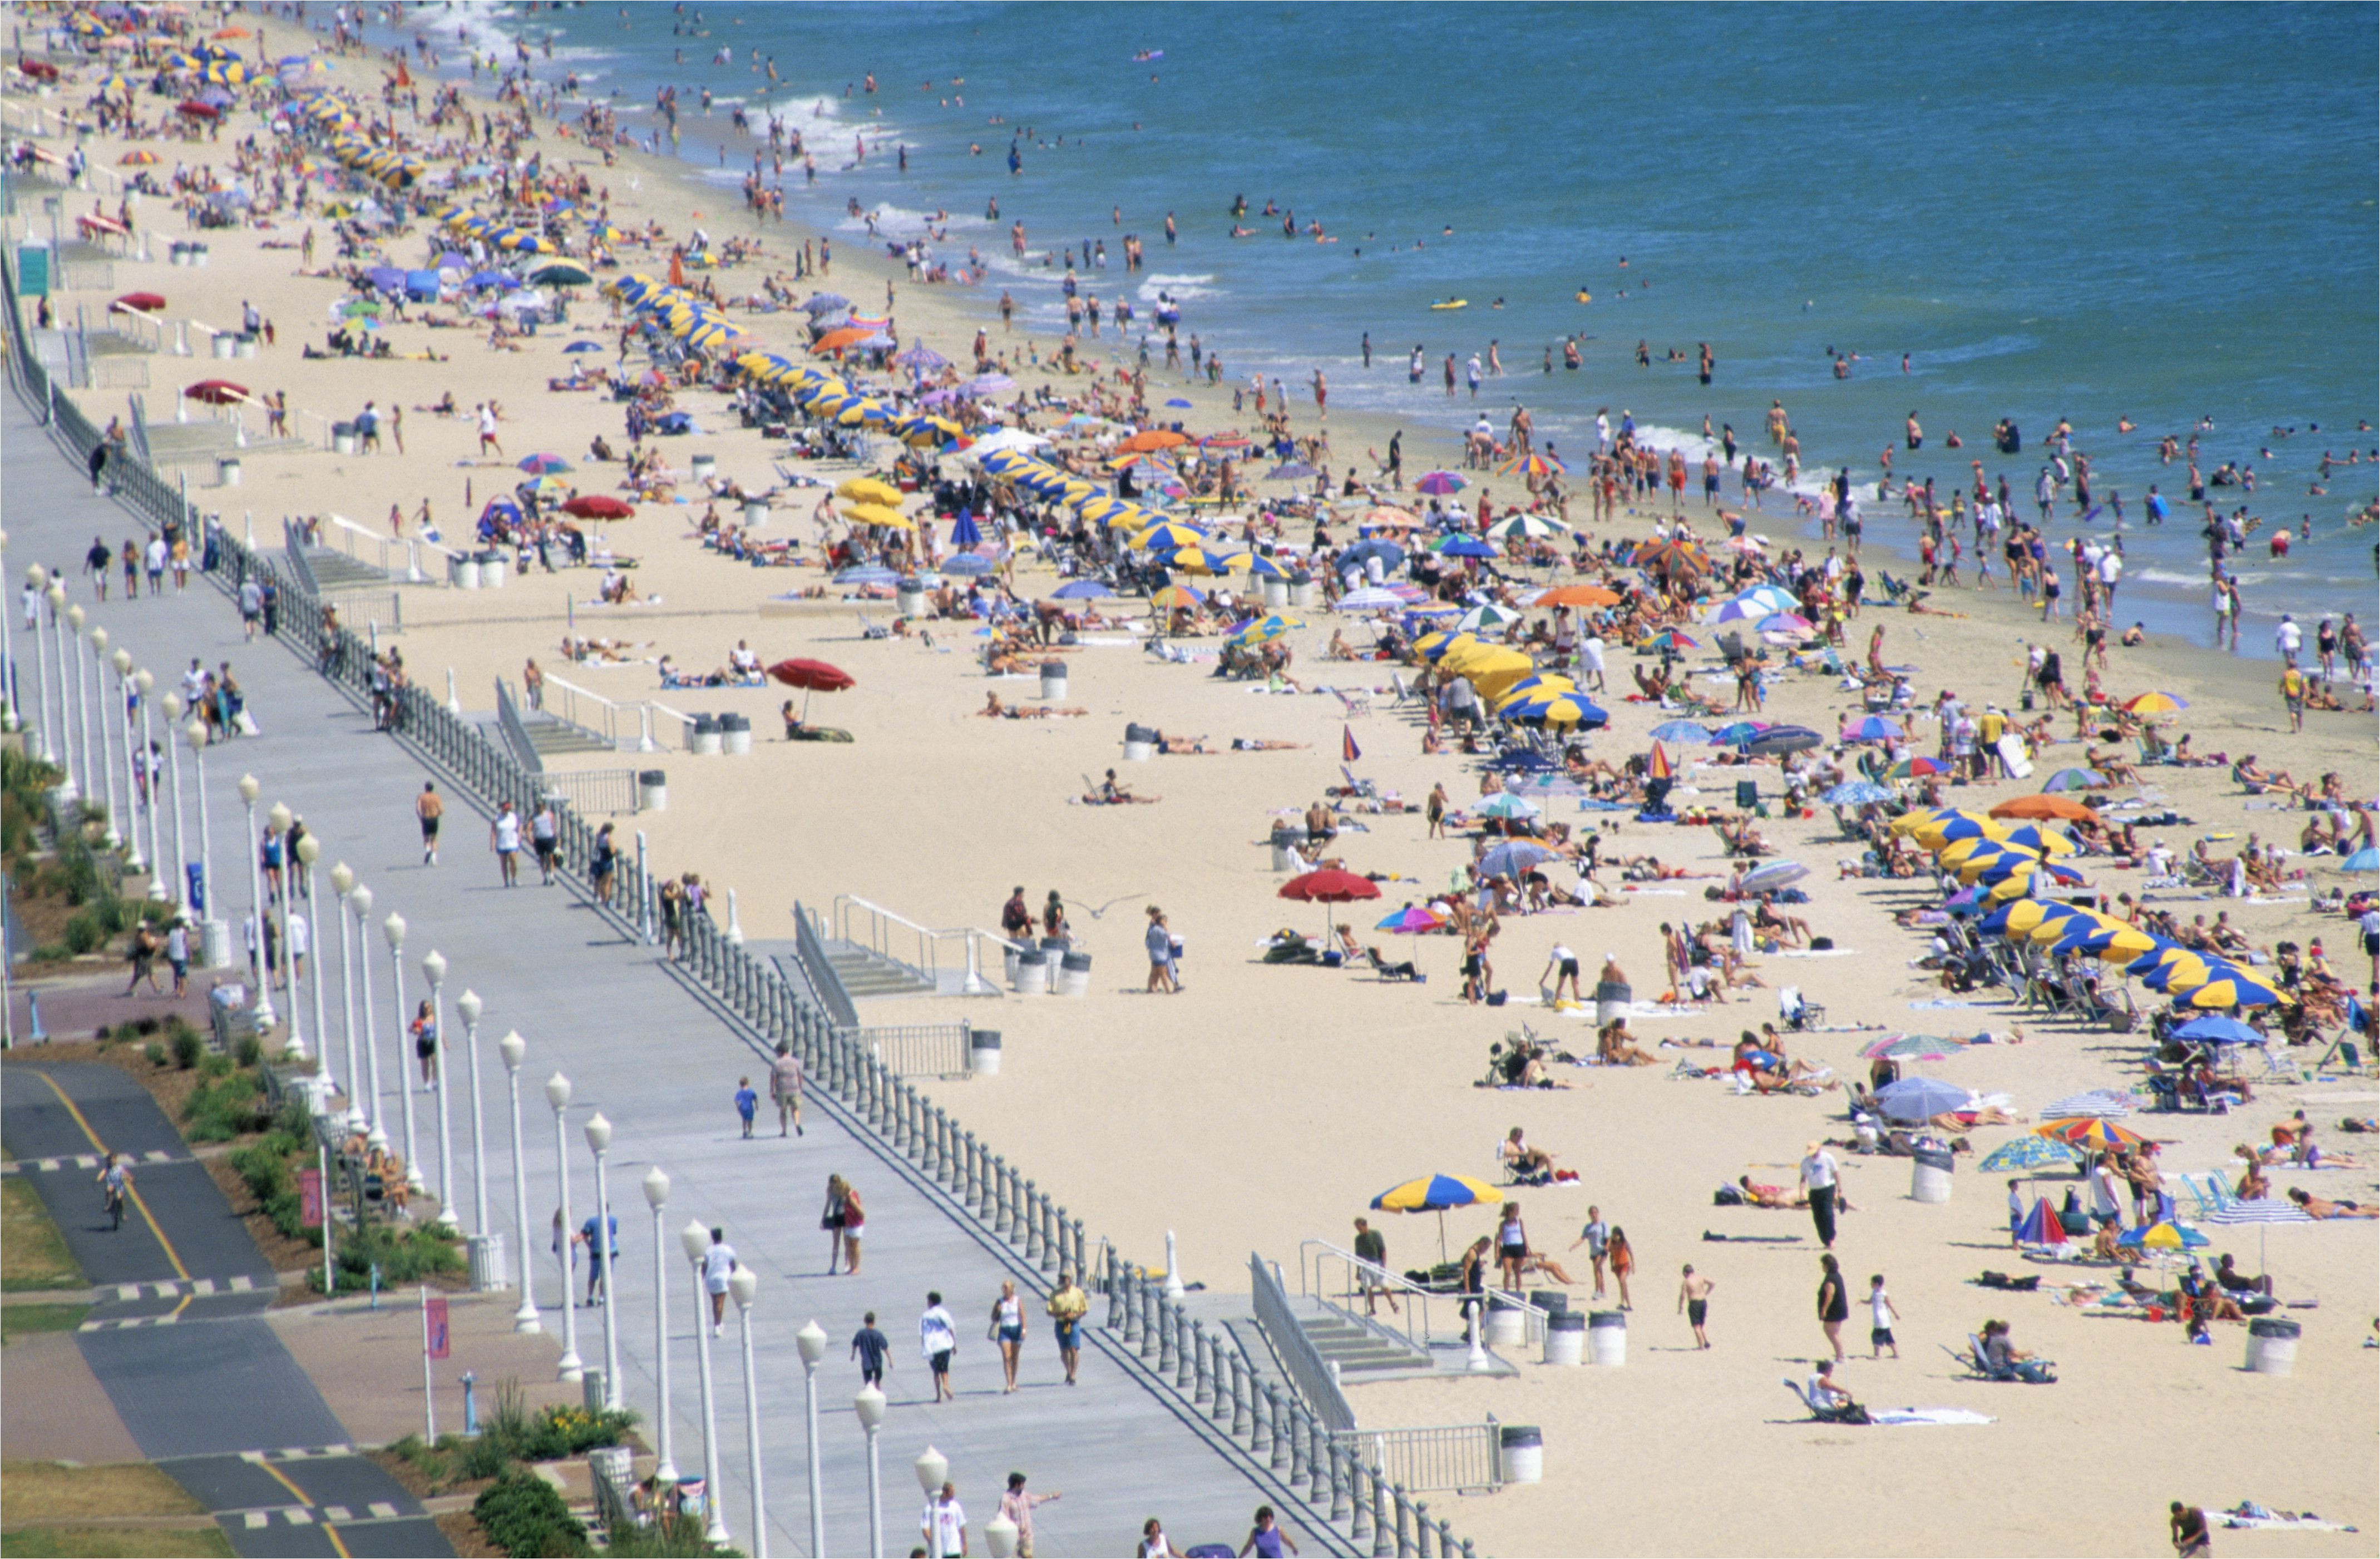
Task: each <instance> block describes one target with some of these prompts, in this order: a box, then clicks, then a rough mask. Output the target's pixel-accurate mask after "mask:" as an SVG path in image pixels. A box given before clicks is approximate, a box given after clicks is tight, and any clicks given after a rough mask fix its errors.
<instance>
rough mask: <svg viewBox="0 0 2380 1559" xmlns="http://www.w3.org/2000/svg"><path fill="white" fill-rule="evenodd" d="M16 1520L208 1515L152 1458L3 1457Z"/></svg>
mask: <svg viewBox="0 0 2380 1559" xmlns="http://www.w3.org/2000/svg"><path fill="white" fill-rule="evenodd" d="M0 1480H6V1483H7V1488H8V1519H9V1520H11V1521H48V1522H72V1521H90V1520H95V1519H99V1518H101V1517H110V1516H204V1515H205V1514H206V1513H207V1507H206V1506H205V1505H201V1504H200V1503H199V1502H198V1501H197V1500H196V1499H194V1498H193V1497H191V1495H190V1493H189V1491H188V1490H187V1489H184V1488H183V1487H182V1486H181V1485H180V1484H179V1483H176V1482H175V1481H174V1480H172V1479H171V1478H168V1477H166V1476H165V1475H164V1473H163V1472H161V1471H159V1470H158V1469H157V1468H154V1467H152V1466H150V1465H149V1464H148V1463H147V1462H110V1463H108V1464H106V1465H104V1466H101V1467H68V1466H67V1465H66V1464H64V1463H63V1462H48V1461H12V1462H5V1463H0Z"/></svg>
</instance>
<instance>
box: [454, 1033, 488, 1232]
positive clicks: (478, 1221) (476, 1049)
mask: <svg viewBox="0 0 2380 1559" xmlns="http://www.w3.org/2000/svg"><path fill="white" fill-rule="evenodd" d="M455 1011H457V1012H460V1013H461V1014H462V1015H463V1055H464V1057H465V1065H466V1066H467V1067H468V1069H469V1070H470V1074H471V1232H472V1233H473V1234H475V1235H477V1236H479V1237H480V1239H488V1238H489V1233H488V1130H487V1125H486V1122H485V1121H484V1120H483V1119H482V1118H481V1117H480V993H479V992H477V991H474V990H466V991H465V992H464V993H463V994H462V995H461V996H459V997H455Z"/></svg>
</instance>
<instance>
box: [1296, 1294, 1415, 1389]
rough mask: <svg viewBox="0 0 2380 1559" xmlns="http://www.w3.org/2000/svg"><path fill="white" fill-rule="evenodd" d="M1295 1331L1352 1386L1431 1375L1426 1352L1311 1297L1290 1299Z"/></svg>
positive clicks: (1400, 1337)
mask: <svg viewBox="0 0 2380 1559" xmlns="http://www.w3.org/2000/svg"><path fill="white" fill-rule="evenodd" d="M1290 1302H1291V1304H1292V1305H1293V1307H1294V1308H1295V1310H1296V1311H1297V1324H1298V1328H1299V1329H1300V1330H1301V1331H1303V1332H1304V1333H1305V1336H1306V1340H1307V1341H1309V1342H1311V1343H1312V1344H1313V1345H1314V1347H1315V1350H1316V1351H1317V1352H1318V1353H1320V1354H1321V1355H1322V1357H1323V1360H1325V1361H1326V1362H1328V1363H1330V1364H1333V1365H1336V1366H1337V1367H1338V1371H1339V1378H1340V1380H1341V1381H1342V1383H1344V1384H1348V1385H1356V1384H1361V1383H1363V1382H1365V1381H1367V1380H1398V1379H1403V1378H1404V1377H1406V1376H1409V1375H1426V1374H1429V1373H1432V1372H1433V1365H1432V1363H1431V1360H1430V1356H1429V1350H1428V1349H1427V1348H1419V1347H1416V1346H1415V1345H1414V1344H1411V1343H1409V1342H1407V1341H1406V1340H1405V1339H1404V1338H1403V1337H1402V1336H1400V1335H1396V1334H1395V1333H1392V1332H1390V1331H1388V1330H1387V1329H1385V1328H1382V1327H1378V1326H1367V1325H1366V1324H1365V1323H1364V1322H1363V1320H1362V1318H1361V1317H1358V1316H1354V1315H1351V1314H1350V1313H1348V1312H1347V1311H1342V1310H1341V1309H1339V1308H1338V1307H1337V1306H1335V1305H1330V1304H1325V1303H1324V1302H1323V1301H1322V1300H1320V1299H1315V1298H1312V1297H1311V1296H1306V1295H1300V1296H1295V1297H1293V1299H1291V1301H1290Z"/></svg>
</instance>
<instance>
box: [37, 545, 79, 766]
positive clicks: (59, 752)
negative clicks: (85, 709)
mask: <svg viewBox="0 0 2380 1559" xmlns="http://www.w3.org/2000/svg"><path fill="white" fill-rule="evenodd" d="M42 599H43V600H45V601H47V602H49V603H50V648H51V650H52V652H53V653H54V654H55V657H56V659H57V662H58V675H57V683H58V740H57V744H56V745H55V747H52V746H51V745H50V743H48V742H46V741H45V742H43V743H42V748H43V750H44V751H45V752H47V753H48V754H49V755H50V761H51V762H53V763H55V764H56V765H57V766H58V767H60V768H62V769H64V770H65V771H66V777H67V787H66V788H67V793H68V794H69V795H74V794H79V793H80V792H81V789H82V787H81V786H79V785H78V784H76V783H75V761H74V695H72V694H70V693H68V692H67V587H66V586H64V585H61V584H59V583H58V582H57V581H56V580H55V579H53V580H52V581H50V587H49V588H48V589H47V590H45V591H43V592H42ZM40 632H41V630H40V628H39V627H36V628H35V629H34V633H35V634H39V633H40ZM44 723H47V722H46V721H44Z"/></svg>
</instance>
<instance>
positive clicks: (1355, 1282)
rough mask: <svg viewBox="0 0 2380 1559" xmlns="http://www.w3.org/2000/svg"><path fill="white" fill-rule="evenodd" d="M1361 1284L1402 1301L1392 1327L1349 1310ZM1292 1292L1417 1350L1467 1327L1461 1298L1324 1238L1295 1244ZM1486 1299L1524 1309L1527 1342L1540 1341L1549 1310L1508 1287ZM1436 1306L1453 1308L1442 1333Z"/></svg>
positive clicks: (1463, 1332) (1464, 1331)
mask: <svg viewBox="0 0 2380 1559" xmlns="http://www.w3.org/2000/svg"><path fill="white" fill-rule="evenodd" d="M1309 1262H1310V1263H1311V1266H1310V1268H1309V1264H1308V1263H1309ZM1331 1263H1337V1264H1338V1265H1339V1266H1340V1267H1342V1269H1343V1270H1344V1274H1345V1275H1344V1278H1343V1280H1341V1281H1335V1282H1334V1281H1333V1280H1331V1279H1330V1277H1328V1276H1327V1275H1326V1268H1327V1267H1329V1266H1330V1264H1331ZM1364 1280H1369V1281H1370V1282H1371V1283H1372V1285H1373V1286H1374V1287H1378V1288H1380V1289H1382V1290H1384V1291H1386V1292H1388V1293H1391V1294H1395V1295H1397V1296H1399V1298H1401V1299H1403V1300H1404V1301H1405V1302H1404V1303H1403V1304H1402V1305H1401V1306H1399V1308H1398V1310H1397V1311H1396V1312H1395V1314H1396V1323H1395V1324H1394V1326H1393V1327H1391V1326H1390V1323H1385V1322H1383V1321H1381V1319H1380V1318H1379V1317H1378V1316H1377V1315H1372V1314H1369V1313H1368V1312H1367V1313H1364V1314H1357V1313H1356V1311H1354V1308H1353V1301H1355V1300H1360V1299H1362V1298H1363V1297H1364V1294H1363V1283H1364ZM1297 1288H1298V1292H1299V1293H1300V1294H1301V1295H1303V1296H1305V1298H1307V1299H1319V1300H1321V1301H1322V1302H1323V1303H1324V1304H1327V1305H1330V1307H1331V1308H1332V1309H1334V1310H1339V1311H1344V1312H1345V1313H1347V1314H1348V1315H1350V1316H1351V1317H1353V1318H1354V1319H1355V1320H1357V1321H1359V1322H1361V1323H1364V1324H1366V1325H1367V1326H1370V1327H1373V1328H1376V1329H1378V1330H1382V1331H1389V1330H1394V1331H1397V1332H1402V1333H1403V1335H1404V1339H1405V1341H1407V1342H1409V1343H1412V1344H1413V1345H1414V1346H1415V1347H1417V1348H1428V1347H1431V1346H1432V1345H1433V1344H1434V1343H1436V1342H1438V1341H1439V1340H1441V1338H1442V1339H1443V1340H1445V1341H1450V1342H1451V1341H1457V1340H1460V1339H1462V1338H1463V1337H1465V1336H1466V1335H1468V1330H1469V1323H1468V1320H1467V1318H1466V1317H1465V1315H1464V1313H1463V1299H1464V1296H1463V1295H1461V1294H1448V1293H1441V1292H1439V1290H1437V1289H1435V1288H1427V1287H1423V1286H1422V1285H1420V1284H1418V1283H1415V1281H1414V1280H1413V1279H1411V1278H1409V1277H1406V1276H1404V1275H1402V1274H1399V1273H1393V1272H1390V1271H1389V1270H1388V1269H1387V1268H1386V1267H1383V1266H1380V1265H1378V1264H1377V1263H1372V1262H1367V1261H1366V1260H1365V1259H1364V1258H1363V1257H1361V1256H1359V1255H1357V1254H1355V1253H1354V1251H1347V1250H1342V1249H1341V1248H1340V1247H1339V1246H1336V1245H1333V1244H1331V1243H1330V1241H1329V1240H1327V1239H1307V1240H1304V1241H1302V1242H1300V1244H1299V1245H1298V1248H1297ZM1334 1296H1335V1297H1334ZM1488 1298H1490V1299H1493V1300H1494V1302H1495V1303H1496V1304H1498V1305H1499V1306H1501V1307H1504V1308H1507V1309H1512V1310H1518V1311H1526V1312H1527V1319H1528V1327H1529V1336H1530V1338H1531V1339H1532V1340H1540V1339H1542V1338H1543V1337H1544V1335H1545V1331H1546V1327H1547V1326H1548V1324H1549V1323H1551V1321H1552V1319H1553V1317H1552V1315H1551V1313H1550V1312H1548V1311H1545V1310H1542V1309H1540V1308H1539V1307H1538V1306H1537V1305H1536V1303H1534V1302H1533V1301H1531V1300H1530V1299H1526V1298H1524V1297H1523V1296H1522V1295H1519V1294H1515V1293H1512V1291H1511V1290H1509V1289H1500V1290H1497V1291H1496V1292H1495V1293H1493V1294H1492V1295H1489V1296H1488ZM1341 1299H1345V1300H1348V1301H1350V1302H1349V1303H1346V1304H1342V1303H1340V1302H1339V1301H1340V1300H1341ZM1442 1305H1451V1306H1452V1307H1453V1310H1454V1324H1453V1326H1452V1327H1451V1328H1449V1329H1443V1330H1441V1329H1440V1328H1438V1327H1433V1326H1432V1325H1431V1324H1430V1316H1431V1314H1432V1312H1433V1311H1435V1310H1437V1309H1438V1308H1439V1306H1442ZM1415 1323H1419V1325H1420V1334H1419V1335H1415Z"/></svg>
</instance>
